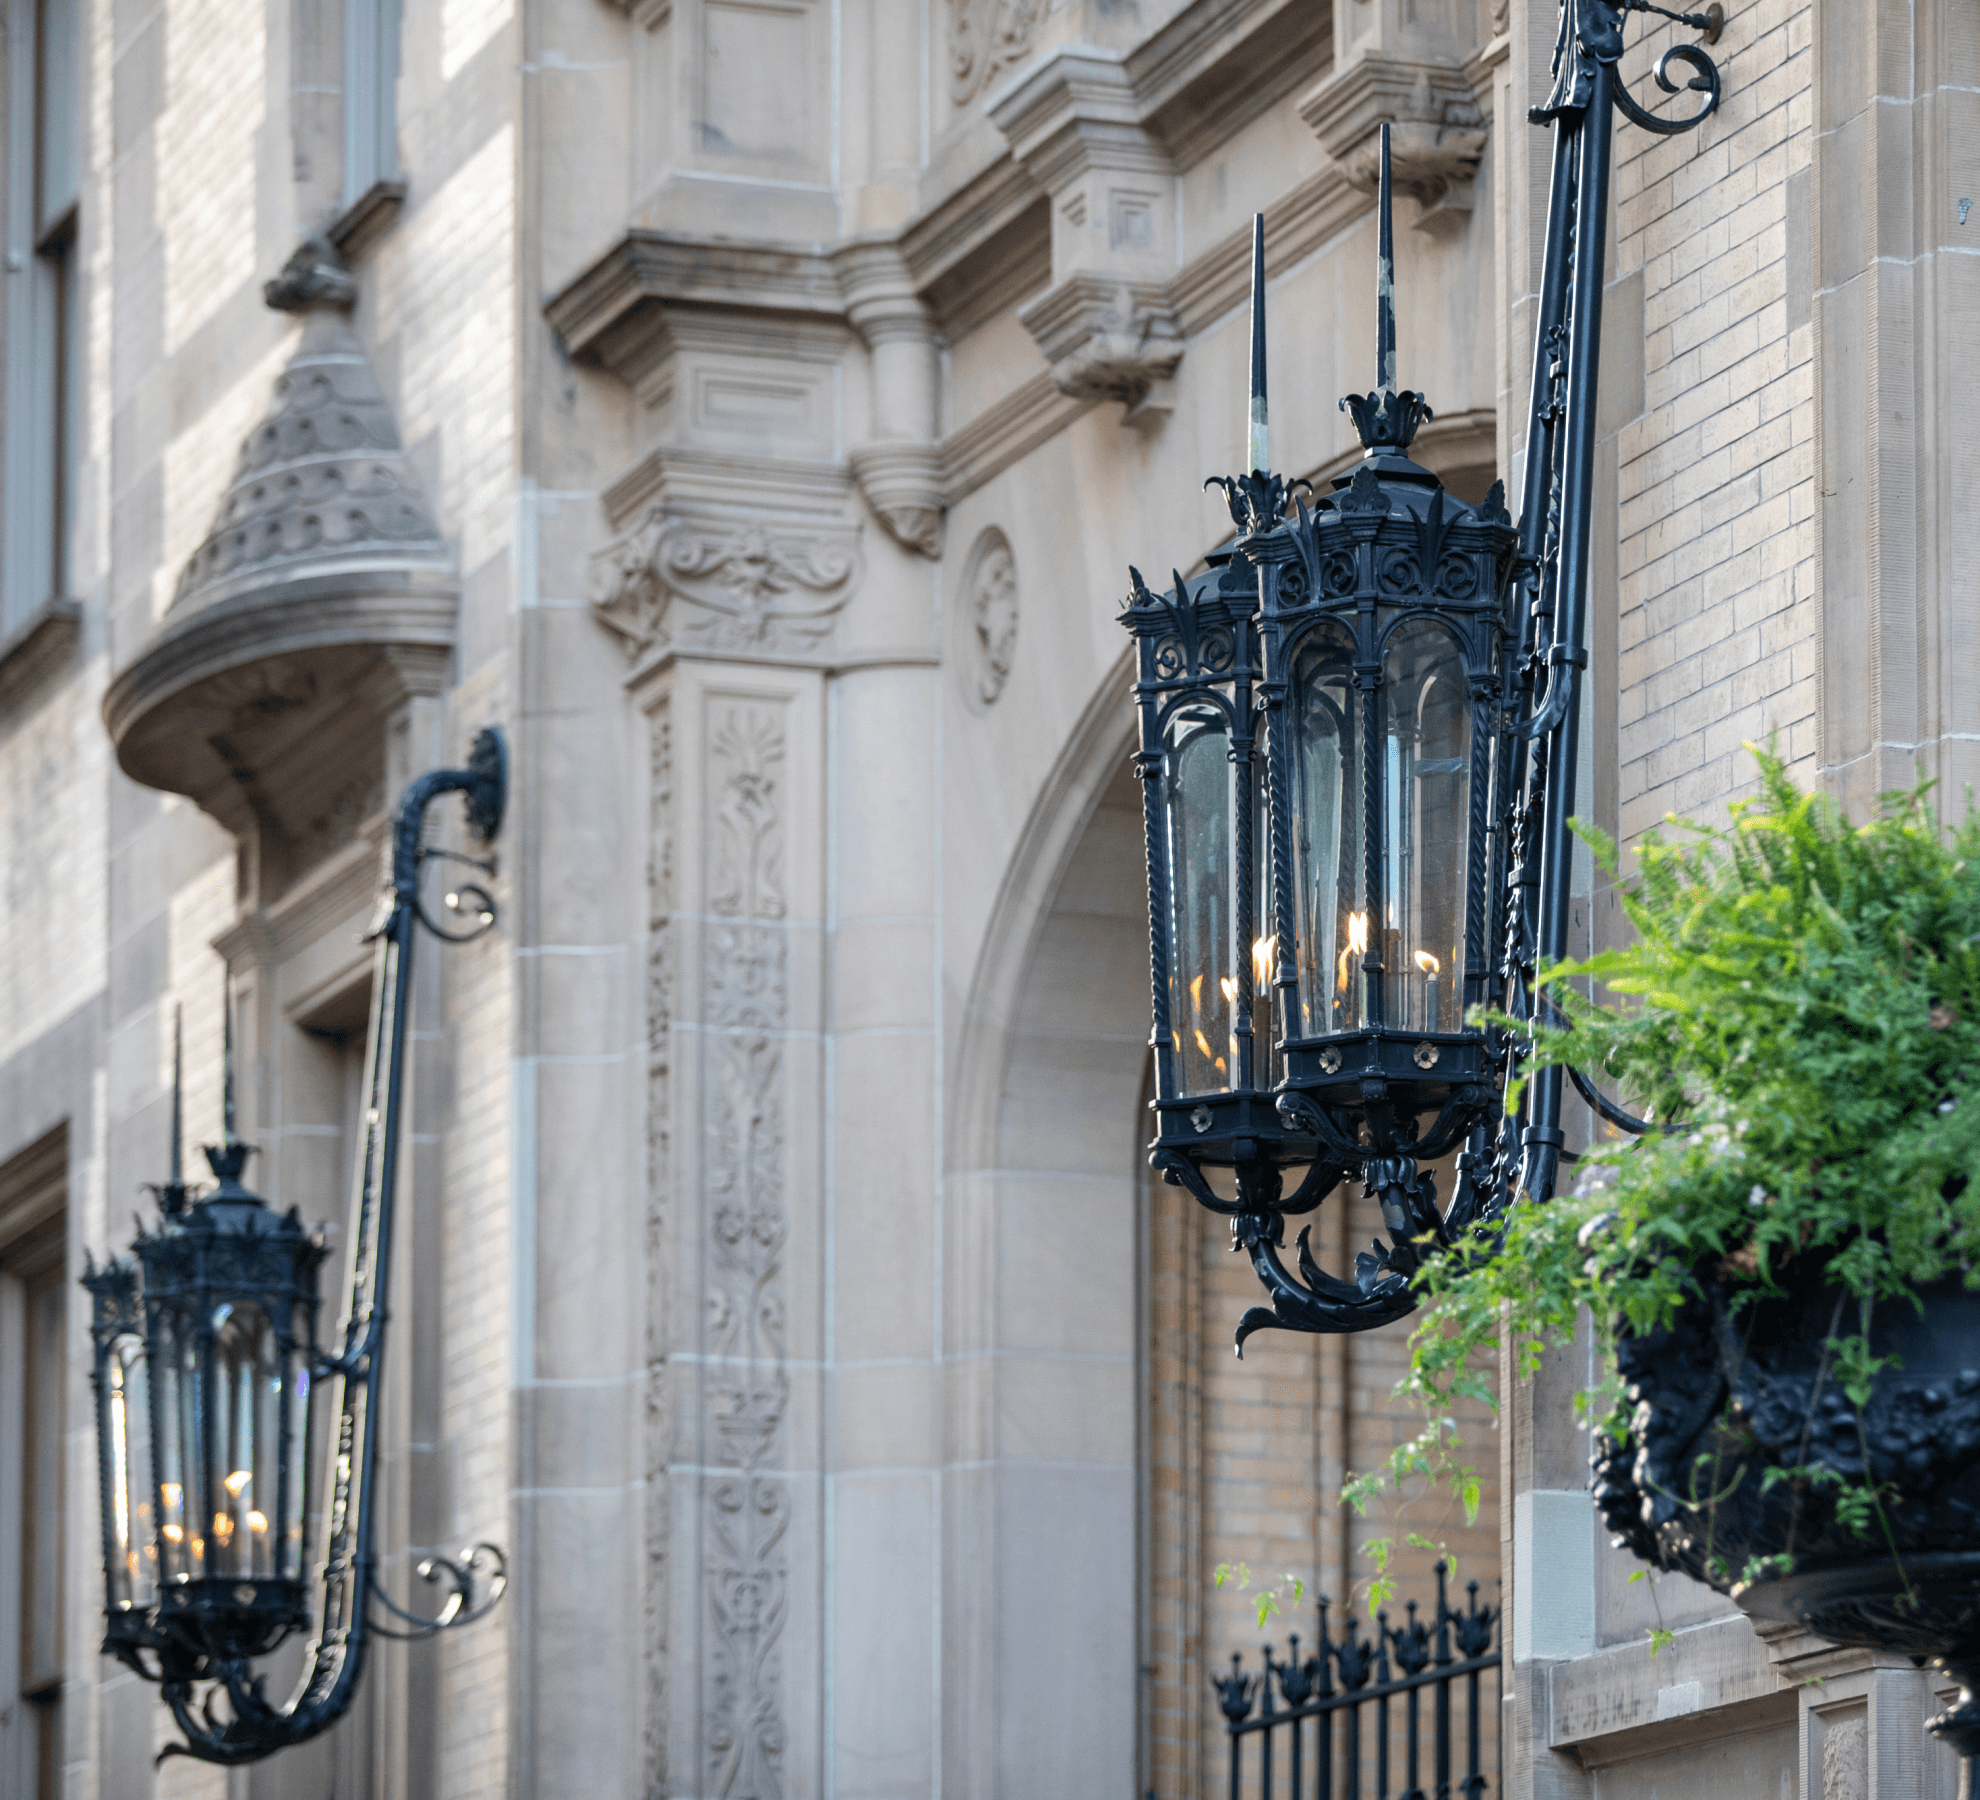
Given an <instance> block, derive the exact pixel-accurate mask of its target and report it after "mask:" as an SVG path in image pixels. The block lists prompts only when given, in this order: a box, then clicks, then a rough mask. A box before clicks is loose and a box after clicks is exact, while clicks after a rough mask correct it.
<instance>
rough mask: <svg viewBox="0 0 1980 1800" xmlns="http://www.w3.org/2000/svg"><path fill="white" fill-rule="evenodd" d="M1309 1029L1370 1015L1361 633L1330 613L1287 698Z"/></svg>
mask: <svg viewBox="0 0 1980 1800" xmlns="http://www.w3.org/2000/svg"><path fill="white" fill-rule="evenodd" d="M1287 718H1288V720H1289V722H1290V725H1291V731H1290V733H1289V738H1290V741H1289V743H1288V745H1287V777H1288V780H1289V782H1290V784H1291V788H1292V846H1293V864H1294V879H1293V906H1294V911H1295V919H1294V923H1295V928H1296V930H1297V933H1298V947H1299V948H1298V969H1299V1010H1300V1019H1299V1026H1300V1035H1301V1036H1302V1037H1319V1036H1322V1035H1324V1034H1325V1033H1327V1032H1330V1031H1353V1030H1355V1029H1356V1028H1357V1027H1359V1026H1360V1025H1362V1024H1363V1023H1364V1022H1365V1020H1366V1016H1367V1012H1366V1008H1367V983H1366V981H1365V979H1364V977H1363V975H1362V972H1361V963H1362V958H1363V953H1364V952H1365V951H1366V950H1367V948H1368V904H1367V901H1366V900H1365V899H1364V898H1363V897H1362V887H1363V870H1364V859H1363V857H1362V852H1361V843H1362V817H1363V813H1362V791H1361V731H1360V724H1361V705H1360V696H1359V695H1358V694H1357V692H1356V691H1355V683H1354V640H1353V639H1352V638H1351V637H1350V636H1349V634H1348V632H1347V630H1346V629H1345V628H1344V627H1342V626H1340V625H1337V624H1334V623H1332V622H1329V623H1328V624H1325V625H1323V626H1321V627H1319V628H1318V629H1317V630H1316V631H1315V632H1314V633H1313V634H1312V635H1311V636H1310V637H1308V638H1307V640H1306V641H1305V643H1304V644H1302V645H1301V646H1300V648H1299V651H1298V653H1297V654H1296V655H1295V656H1294V658H1293V678H1292V690H1291V695H1290V698H1289V701H1288V705H1287Z"/></svg>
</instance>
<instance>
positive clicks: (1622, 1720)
mask: <svg viewBox="0 0 1980 1800" xmlns="http://www.w3.org/2000/svg"><path fill="white" fill-rule="evenodd" d="M1529 1674H1530V1675H1531V1676H1535V1677H1539V1678H1541V1679H1544V1680H1545V1682H1546V1684H1547V1697H1548V1716H1549V1720H1550V1725H1549V1730H1548V1738H1547V1741H1548V1743H1549V1745H1550V1746H1551V1747H1552V1748H1554V1749H1556V1750H1571V1751H1573V1752H1574V1753H1575V1754H1576V1755H1577V1756H1578V1757H1580V1758H1581V1761H1582V1763H1583V1764H1584V1766H1588V1767H1593V1766H1594V1765H1595V1764H1597V1763H1603V1762H1614V1761H1617V1760H1620V1759H1621V1758H1623V1757H1628V1756H1644V1755H1648V1754H1650V1753H1651V1752H1653V1751H1657V1750H1662V1749H1667V1748H1670V1747H1672V1746H1673V1745H1677V1744H1681V1743H1698V1742H1701V1741H1702V1740H1704V1739H1706V1738H1711V1737H1718V1736H1727V1735H1730V1734H1732V1733H1734V1732H1741V1731H1754V1730H1758V1729H1761V1728H1763V1727H1766V1726H1770V1725H1777V1724H1786V1723H1792V1721H1793V1720H1794V1718H1795V1716H1796V1708H1797V1706H1798V1704H1799V1703H1798V1701H1797V1699H1796V1697H1795V1692H1794V1688H1793V1686H1792V1685H1791V1684H1790V1683H1788V1682H1787V1681H1786V1679H1785V1678H1784V1677H1783V1676H1782V1675H1781V1673H1780V1672H1779V1670H1778V1669H1777V1668H1776V1667H1775V1666H1774V1664H1773V1662H1772V1661H1771V1659H1770V1658H1769V1657H1768V1654H1767V1647H1766V1645H1765V1644H1764V1643H1763V1642H1762V1641H1761V1639H1760V1638H1759V1637H1758V1636H1757V1635H1756V1633H1755V1632H1754V1629H1753V1627H1752V1625H1751V1624H1750V1623H1749V1622H1748V1621H1747V1619H1746V1618H1745V1617H1744V1615H1740V1614H1735V1615H1733V1616H1732V1617H1729V1618H1718V1619H1710V1620H1707V1621H1706V1622H1705V1623H1703V1624H1700V1625H1688V1626H1684V1627H1682V1628H1681V1629H1680V1630H1678V1631H1677V1633H1676V1634H1675V1635H1674V1637H1673V1640H1672V1642H1670V1643H1669V1644H1667V1645H1666V1646H1665V1647H1664V1648H1663V1649H1662V1650H1661V1651H1660V1652H1658V1653H1657V1654H1656V1655H1654V1656H1653V1655H1652V1654H1651V1646H1650V1643H1649V1640H1648V1639H1647V1638H1645V1639H1640V1640H1637V1641H1634V1642H1631V1643H1626V1644H1615V1645H1611V1646H1609V1647H1608V1648H1606V1649H1601V1650H1597V1651H1596V1652H1594V1654H1593V1655H1590V1656H1582V1657H1577V1658H1575V1659H1574V1660H1573V1661H1572V1662H1561V1663H1553V1664H1550V1665H1528V1669H1527V1670H1526V1671H1522V1679H1525V1678H1527V1677H1528V1675H1529Z"/></svg>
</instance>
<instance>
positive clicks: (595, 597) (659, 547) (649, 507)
mask: <svg viewBox="0 0 1980 1800" xmlns="http://www.w3.org/2000/svg"><path fill="white" fill-rule="evenodd" d="M845 487H846V484H845V483H844V482H843V481H842V480H835V479H834V478H832V477H831V476H830V475H829V474H824V473H821V472H820V471H818V470H816V469H813V468H811V467H808V466H806V465H802V464H785V465H779V464H775V463H769V462H764V463H761V464H749V463H744V462H742V461H740V460H739V459H734V458H728V457H719V456H706V455H695V454H693V453H688V452H677V451H669V452H660V453H657V454H656V455H655V456H652V457H649V458H648V459H647V460H646V461H645V462H643V463H641V464H640V465H639V466H638V468H636V469H635V470H634V471H633V473H632V474H631V475H629V476H628V477H627V478H626V480H625V481H622V482H621V483H619V484H618V486H617V487H616V488H615V489H614V490H613V491H612V492H610V493H608V495H607V496H606V503H607V508H608V511H609V512H610V513H611V515H612V518H613V521H614V523H615V524H616V525H617V526H618V527H619V528H620V529H619V534H618V536H616V537H615V538H614V539H613V540H612V541H611V542H610V543H608V544H607V545H606V546H605V547H604V548H603V549H602V550H599V551H596V552H594V553H593V555H592V558H591V567H590V571H589V578H588V586H589V599H590V602H591V607H592V610H593V612H594V613H595V615H596V616H597V618H598V620H599V622H600V623H601V624H603V625H605V626H607V627H609V628H610V629H611V630H612V631H613V632H615V633H616V634H617V635H618V637H619V638H620V640H621V641H622V643H623V645H624V648H625V652H626V658H627V661H628V662H629V663H630V664H631V665H632V674H633V677H634V678H635V679H636V678H637V677H638V676H639V675H641V674H643V673H644V672H645V671H646V670H648V669H649V668H651V667H653V666H654V665H655V664H657V663H659V662H660V661H662V660H664V659H665V658H667V657H668V656H672V655H677V654H680V653H682V652H700V653H702V654H704V655H714V656H732V657H746V658H755V659H761V660H766V661H806V660H811V659H814V658H816V656H817V655H818V654H819V653H820V651H821V649H822V648H823V647H824V646H825V645H826V643H827V642H828V640H829V639H830V637H831V634H832V631H833V628H834V626H835V625H836V624H837V622H838V618H839V614H840V612H841V611H842V610H843V609H844V607H845V605H846V602H847V601H848V600H850V599H851V598H852V596H853V594H854V593H855V592H856V591H857V590H858V588H859V583H860V577H861V575H862V573H863V572H864V559H863V556H862V552H861V545H860V528H859V525H858V523H857V521H852V520H848V519H846V518H845V517H844V513H843V505H844V502H845V500H846V499H848V498H849V497H850V496H849V495H848V494H847V492H846V491H845ZM752 490H754V491H752ZM807 502H810V503H812V504H807Z"/></svg>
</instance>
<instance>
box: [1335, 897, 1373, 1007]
mask: <svg viewBox="0 0 1980 1800" xmlns="http://www.w3.org/2000/svg"><path fill="white" fill-rule="evenodd" d="M1367 948H1368V915H1367V914H1366V913H1365V912H1356V913H1349V914H1348V947H1347V948H1346V949H1345V950H1343V951H1342V952H1341V954H1340V959H1339V961H1338V963H1337V964H1336V967H1335V974H1334V986H1335V987H1336V988H1338V989H1339V990H1340V991H1341V993H1343V994H1345V993H1346V992H1347V991H1348V968H1349V965H1350V963H1351V961H1352V959H1353V958H1354V957H1357V956H1360V955H1361V954H1363V953H1364V952H1365V951H1366V950H1367Z"/></svg>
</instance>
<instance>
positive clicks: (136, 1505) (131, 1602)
mask: <svg viewBox="0 0 1980 1800" xmlns="http://www.w3.org/2000/svg"><path fill="white" fill-rule="evenodd" d="M107 1373H108V1378H109V1382H110V1457H111V1493H110V1508H111V1527H112V1531H111V1536H112V1540H113V1543H114V1546H115V1557H116V1562H117V1567H116V1570H115V1571H114V1581H113V1585H112V1589H111V1604H112V1605H114V1606H139V1607H143V1606H149V1605H150V1604H151V1603H152V1602H153V1601H154V1600H155V1599H156V1598H157V1596H158V1542H157V1536H156V1534H155V1533H154V1531H153V1530H152V1524H153V1518H152V1514H153V1504H152V1496H153V1493H154V1489H153V1487H152V1485H151V1398H150V1395H149V1394H148V1393H147V1392H146V1382H145V1372H144V1344H143V1342H142V1340H141V1339H139V1338H137V1337H135V1336H131V1337H122V1338H119V1339H118V1340H117V1341H116V1343H115V1344H113V1345H112V1346H111V1348H110V1361H109V1367H108V1371H107Z"/></svg>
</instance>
